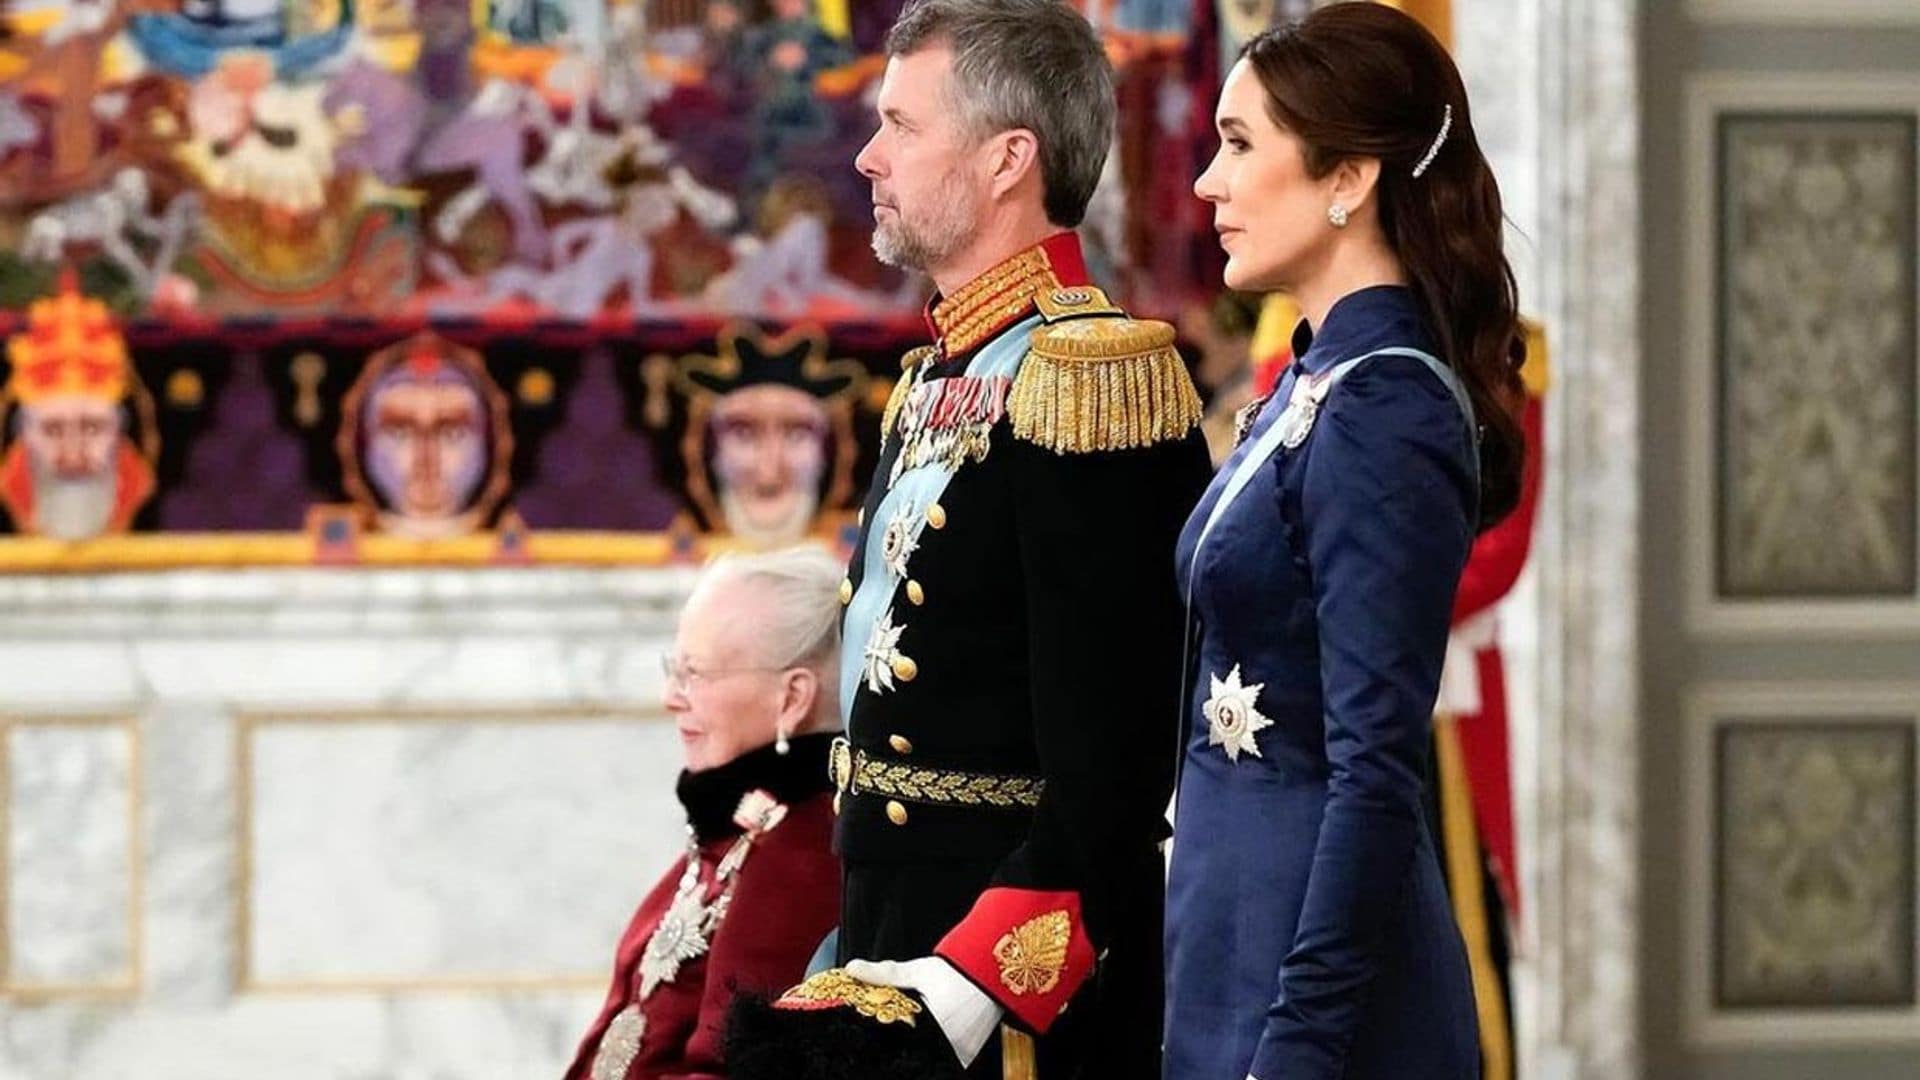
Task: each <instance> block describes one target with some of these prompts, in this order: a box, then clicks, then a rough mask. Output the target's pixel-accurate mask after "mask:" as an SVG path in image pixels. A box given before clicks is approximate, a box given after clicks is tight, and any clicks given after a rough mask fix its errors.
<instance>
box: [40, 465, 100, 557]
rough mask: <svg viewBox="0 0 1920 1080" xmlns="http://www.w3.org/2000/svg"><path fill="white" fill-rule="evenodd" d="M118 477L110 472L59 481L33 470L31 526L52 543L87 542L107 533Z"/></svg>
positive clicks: (47, 473)
mask: <svg viewBox="0 0 1920 1080" xmlns="http://www.w3.org/2000/svg"><path fill="white" fill-rule="evenodd" d="M119 494H120V478H119V477H118V476H116V475H114V474H113V473H112V472H111V471H109V472H106V473H103V474H101V475H99V476H89V477H87V478H86V479H85V480H62V479H60V478H59V477H56V476H54V475H52V472H51V470H43V469H42V468H40V467H39V466H38V465H35V466H34V468H33V523H34V528H35V530H36V531H37V532H38V533H39V534H40V535H42V536H50V537H53V538H54V539H55V540H90V539H92V538H93V537H96V536H99V535H100V534H101V533H103V532H105V531H107V523H108V522H109V521H111V520H112V518H113V504H114V501H115V499H116V498H117V496H118V495H119Z"/></svg>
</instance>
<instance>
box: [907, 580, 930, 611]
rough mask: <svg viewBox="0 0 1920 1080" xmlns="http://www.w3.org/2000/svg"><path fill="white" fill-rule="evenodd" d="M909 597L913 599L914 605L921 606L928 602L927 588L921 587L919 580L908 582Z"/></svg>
mask: <svg viewBox="0 0 1920 1080" xmlns="http://www.w3.org/2000/svg"><path fill="white" fill-rule="evenodd" d="M907 599H909V600H911V601H913V606H914V607H919V606H920V605H921V604H924V603H926V602H927V590H925V589H923V588H921V587H920V583H919V582H917V581H909V582H907Z"/></svg>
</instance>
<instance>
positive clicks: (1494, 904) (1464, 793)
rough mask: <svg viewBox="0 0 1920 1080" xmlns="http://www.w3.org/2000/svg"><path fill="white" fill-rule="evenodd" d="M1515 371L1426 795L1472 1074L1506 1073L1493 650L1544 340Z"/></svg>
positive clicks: (1512, 921)
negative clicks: (1505, 512)
mask: <svg viewBox="0 0 1920 1080" xmlns="http://www.w3.org/2000/svg"><path fill="white" fill-rule="evenodd" d="M1526 349H1527V358H1526V362H1525V364H1524V366H1522V368H1521V369H1520V374H1521V379H1522V381H1523V382H1524V383H1525V384H1526V402H1525V404H1524V405H1523V406H1522V407H1521V410H1520V429H1521V432H1522V433H1523V434H1524V435H1525V437H1526V442H1527V456H1526V463H1525V467H1524V468H1523V469H1522V471H1521V475H1520V502H1519V504H1518V505H1517V506H1515V507H1514V511H1513V514H1512V515H1511V516H1509V517H1508V518H1507V519H1506V520H1505V521H1502V522H1501V523H1500V524H1498V525H1495V526H1494V527H1493V528H1491V529H1488V530H1487V531H1486V532H1484V533H1482V534H1481V535H1480V538H1479V539H1478V540H1476V541H1474V545H1473V553H1472V554H1471V555H1470V556H1468V558H1467V568H1466V570H1465V571H1464V572H1463V573H1462V574H1461V575H1460V591H1459V593H1458V594H1457V595H1456V596H1455V598H1454V602H1453V632H1452V634H1451V635H1450V636H1449V638H1448V640H1447V663H1446V667H1445V668H1444V669H1443V670H1442V673H1441V676H1440V697H1439V700H1438V701H1437V702H1436V703H1435V705H1434V726H1433V738H1434V786H1433V789H1432V792H1433V805H1432V807H1431V808H1430V809H1431V812H1432V813H1433V814H1434V820H1435V821H1436V822H1437V823H1438V825H1439V830H1440V835H1439V840H1440V850H1441V858H1442V862H1443V864H1444V865H1445V868H1446V872H1447V892H1448V895H1449V896H1451V897H1452V900H1453V913H1454V918H1455V920H1456V921H1457V922H1458V923H1459V924H1460V936H1461V938H1462V940H1464V941H1465V942H1466V946H1467V962H1468V964H1469V966H1470V967H1471V969H1472V971H1473V995H1474V1003H1475V1006H1476V1008H1477V1009H1478V1012H1479V1018H1480V1060H1481V1072H1482V1075H1483V1076H1485V1077H1486V1080H1510V1078H1511V1077H1513V1076H1514V1074H1515V1070H1516V1063H1515V1060H1514V1029H1513V1005H1512V1003H1513V986H1512V978H1511V969H1512V955H1513V941H1514V938H1515V936H1516V935H1515V934H1514V932H1513V931H1514V930H1515V928H1516V927H1517V925H1518V923H1519V919H1520V863H1519V858H1518V850H1517V849H1518V845H1517V844H1516V842H1515V839H1514V825H1513V784H1512V781H1511V778H1510V774H1511V771H1512V769H1511V760H1512V758H1511V752H1510V744H1509V741H1508V727H1509V721H1508V716H1507V683H1506V663H1505V659H1504V657H1503V656H1502V655H1501V651H1500V623H1499V619H1498V617H1497V616H1498V614H1499V608H1500V603H1501V601H1502V600H1504V599H1505V598H1506V596H1507V594H1508V593H1509V592H1510V591H1512V589H1513V586H1514V583H1515V582H1516V581H1517V580H1518V579H1519V577H1520V571H1521V570H1523V569H1525V567H1526V564H1527V553H1528V551H1529V549H1531V547H1532V544H1533V519H1534V508H1535V506H1537V505H1538V504H1539V499H1540V471H1541V468H1542V452H1543V449H1544V447H1543V440H1542V439H1541V424H1542V422H1543V411H1544V401H1545V397H1546V388H1547V341H1546V334H1545V333H1544V332H1543V331H1542V330H1541V328H1540V327H1539V326H1537V325H1532V324H1528V325H1527V343H1526Z"/></svg>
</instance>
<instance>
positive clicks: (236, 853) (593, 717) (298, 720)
mask: <svg viewBox="0 0 1920 1080" xmlns="http://www.w3.org/2000/svg"><path fill="white" fill-rule="evenodd" d="M666 719H667V713H666V710H665V709H663V708H659V707H646V708H632V709H616V708H601V707H594V706H576V705H538V704H531V705H509V706H501V705H475V706H473V707H471V708H463V707H459V706H439V707H430V708H399V709H368V708H359V707H355V708H348V709H340V708H332V707H327V706H315V707H313V708H311V709H275V710H270V711H266V710H263V711H251V712H242V713H236V714H235V715H234V718H233V724H234V728H233V745H234V774H233V792H234V836H233V841H234V848H233V890H232V895H233V905H234V906H233V940H232V953H231V955H232V958H233V960H232V962H233V987H234V993H235V994H257V995H263V996H265V995H278V994H309V993H322V994H335V993H343V994H385V993H447V992H453V993H485V992H494V991H502V990H506V991H538V990H561V991H573V990H599V989H603V988H604V987H605V985H606V973H605V972H604V971H601V970H594V971H591V972H581V973H579V974H553V973H549V972H512V971H508V972H493V973H480V974H474V975H452V976H438V975H424V976H405V975H403V976H381V975H371V976H365V977H360V976H321V977H316V978H294V979H286V978H276V979H263V978H260V977H258V976H257V975H256V974H255V973H254V971H253V963H252V961H253V936H254V935H253V873H254V859H253V807H254V795H253V788H254V784H253V780H254V776H253V741H254V737H255V736H256V735H257V734H258V733H259V732H260V730H261V729H263V728H269V727H344V726H352V725H365V726H380V725H394V724H468V725H480V724H489V725H502V726H516V725H518V726H558V725H562V724H580V723H591V722H595V721H622V722H630V723H638V724H654V723H660V722H662V721H664V720H666Z"/></svg>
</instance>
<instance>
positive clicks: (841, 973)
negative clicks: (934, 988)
mask: <svg viewBox="0 0 1920 1080" xmlns="http://www.w3.org/2000/svg"><path fill="white" fill-rule="evenodd" d="M841 1006H845V1007H847V1008H850V1009H852V1010H853V1011H854V1012H857V1013H859V1014H860V1015H861V1016H864V1017H866V1018H868V1019H870V1020H878V1021H880V1022H881V1023H883V1024H894V1023H905V1024H906V1025H907V1026H909V1027H912V1026H913V1023H914V1018H915V1017H917V1016H919V1015H920V1011H921V1009H922V1008H923V1006H922V1005H921V1004H920V1003H919V1002H917V1001H915V1000H913V998H911V997H908V996H907V994H906V993H905V992H903V991H901V990H899V989H896V988H894V987H891V986H880V985H878V984H875V983H870V982H863V981H861V980H859V979H856V978H854V977H853V976H851V975H849V974H847V973H846V971H845V969H843V968H828V969H827V970H825V971H822V972H819V973H818V974H815V975H812V976H810V977H809V978H808V979H807V981H806V982H803V983H801V984H800V985H799V986H796V987H794V988H793V989H791V990H788V991H787V992H786V993H784V994H781V995H780V1000H779V1001H776V1002H774V1007H775V1008H785V1009H802V1010H805V1009H832V1008H838V1007H841Z"/></svg>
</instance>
